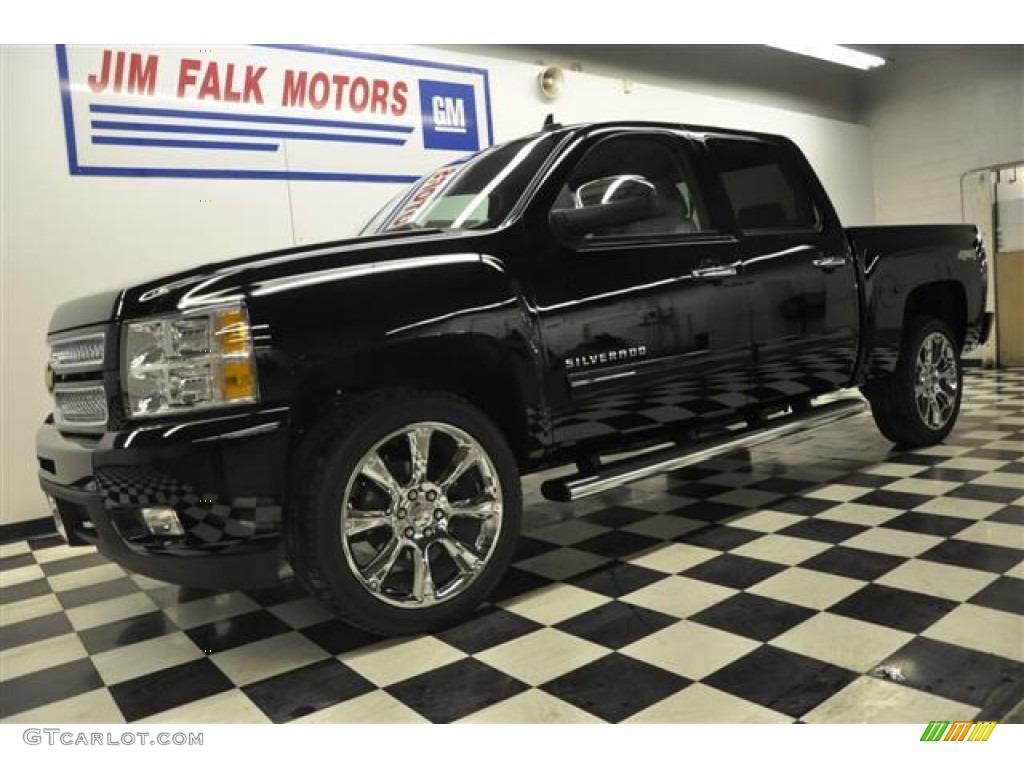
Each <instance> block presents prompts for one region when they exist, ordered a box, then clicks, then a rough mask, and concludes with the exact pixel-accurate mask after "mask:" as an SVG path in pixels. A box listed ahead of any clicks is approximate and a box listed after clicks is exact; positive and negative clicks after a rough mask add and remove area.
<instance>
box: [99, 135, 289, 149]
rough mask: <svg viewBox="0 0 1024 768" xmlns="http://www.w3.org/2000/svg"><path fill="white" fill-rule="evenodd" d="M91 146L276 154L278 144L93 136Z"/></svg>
mask: <svg viewBox="0 0 1024 768" xmlns="http://www.w3.org/2000/svg"><path fill="white" fill-rule="evenodd" d="M92 143H93V144H114V145H117V146H126V147H175V148H178V149H241V150H252V151H253V152H277V150H278V147H280V145H279V144H247V143H246V142H244V141H200V140H192V139H144V138H141V137H137V136H93V137H92Z"/></svg>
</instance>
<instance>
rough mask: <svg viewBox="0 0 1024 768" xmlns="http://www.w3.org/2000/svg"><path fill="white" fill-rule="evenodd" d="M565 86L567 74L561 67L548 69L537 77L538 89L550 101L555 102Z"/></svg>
mask: <svg viewBox="0 0 1024 768" xmlns="http://www.w3.org/2000/svg"><path fill="white" fill-rule="evenodd" d="M564 85H565V73H564V72H562V70H561V68H560V67H546V68H545V69H543V70H542V71H541V73H540V74H539V75H537V87H538V88H540V93H541V95H542V96H543V97H544V98H545V99H547V100H548V101H554V100H555V99H557V98H558V97H559V96H560V95H561V93H562V88H563V86H564Z"/></svg>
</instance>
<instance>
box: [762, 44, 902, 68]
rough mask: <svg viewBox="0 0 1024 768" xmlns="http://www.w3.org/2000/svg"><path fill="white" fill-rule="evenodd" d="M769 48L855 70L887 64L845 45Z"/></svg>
mask: <svg viewBox="0 0 1024 768" xmlns="http://www.w3.org/2000/svg"><path fill="white" fill-rule="evenodd" d="M766 45H768V47H769V48H778V49H779V50H782V51H789V52H790V53H799V54H800V55H801V56H811V57H813V58H815V59H823V60H824V61H831V62H832V63H833V64H842V65H843V66H845V67H854V68H855V69H874V68H875V67H880V66H882V65H883V64H885V59H883V58H882V57H881V56H875V55H873V54H870V53H864V52H863V51H855V50H853V48H847V47H846V46H845V45H818V44H814V43H796V44H794V45H776V44H774V43H767V44H766Z"/></svg>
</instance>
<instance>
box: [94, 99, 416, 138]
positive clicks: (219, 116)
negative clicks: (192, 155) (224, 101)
mask: <svg viewBox="0 0 1024 768" xmlns="http://www.w3.org/2000/svg"><path fill="white" fill-rule="evenodd" d="M89 111H90V112H94V113H101V114H110V115H151V116H153V117H183V118H194V119H196V120H230V121H232V122H239V123H273V124H276V125H318V126H322V127H324V128H348V129H350V130H357V131H385V132H390V133H412V132H413V131H414V130H415V129H414V128H412V127H410V126H407V125H379V124H377V123H355V122H349V121H346V120H317V119H314V118H311V117H278V116H274V115H263V116H258V115H239V114H237V113H234V112H210V111H203V110H194V109H158V108H156V107H118V106H113V105H109V104H90V105H89Z"/></svg>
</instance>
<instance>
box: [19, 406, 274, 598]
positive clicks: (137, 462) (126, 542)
mask: <svg viewBox="0 0 1024 768" xmlns="http://www.w3.org/2000/svg"><path fill="white" fill-rule="evenodd" d="M288 439H289V431H288V410H287V409H267V410H260V411H254V412H248V413H241V414H233V415H228V416H225V415H219V416H214V415H207V416H205V417H202V418H197V419H194V420H192V421H188V422H177V423H164V424H143V425H140V426H137V427H136V428H134V429H125V430H123V431H119V432H106V433H104V434H103V435H101V436H98V437H84V436H72V435H65V434H62V433H61V432H59V431H58V429H57V428H56V426H54V425H53V424H52V423H46V424H43V425H42V426H41V427H40V428H39V430H38V432H37V434H36V454H37V459H38V462H39V483H40V486H41V487H42V489H43V491H44V493H46V494H47V495H48V496H50V497H51V498H52V499H53V500H54V506H55V509H54V514H55V515H56V516H58V517H59V520H60V522H61V523H62V524H63V525H62V527H63V529H64V531H65V537H66V538H67V540H68V543H69V544H71V545H72V546H75V545H84V544H92V545H95V546H96V547H97V549H98V550H99V551H100V552H101V553H103V554H104V555H106V556H107V557H109V558H110V559H111V560H113V561H115V562H117V563H119V564H120V565H122V566H124V567H125V568H126V569H128V570H130V571H134V572H136V573H140V574H142V575H145V576H150V577H152V578H154V579H159V580H161V581H168V582H171V583H175V584H182V585H185V586H193V587H206V588H217V589H222V588H251V587H258V586H265V585H269V584H272V583H274V582H275V581H276V580H277V579H278V577H279V573H280V572H281V570H282V568H283V566H284V556H283V549H282V546H281V505H282V500H283V498H284V488H285V476H286V465H287V459H288ZM147 507H149V508H152V507H162V508H170V509H173V510H174V511H175V513H176V514H177V517H178V519H179V520H180V522H181V526H182V529H183V531H182V535H178V536H166V535H155V534H153V533H151V532H150V531H149V529H148V528H147V527H146V526H145V525H144V524H143V520H142V517H141V514H140V511H141V510H142V509H143V508H147Z"/></svg>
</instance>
